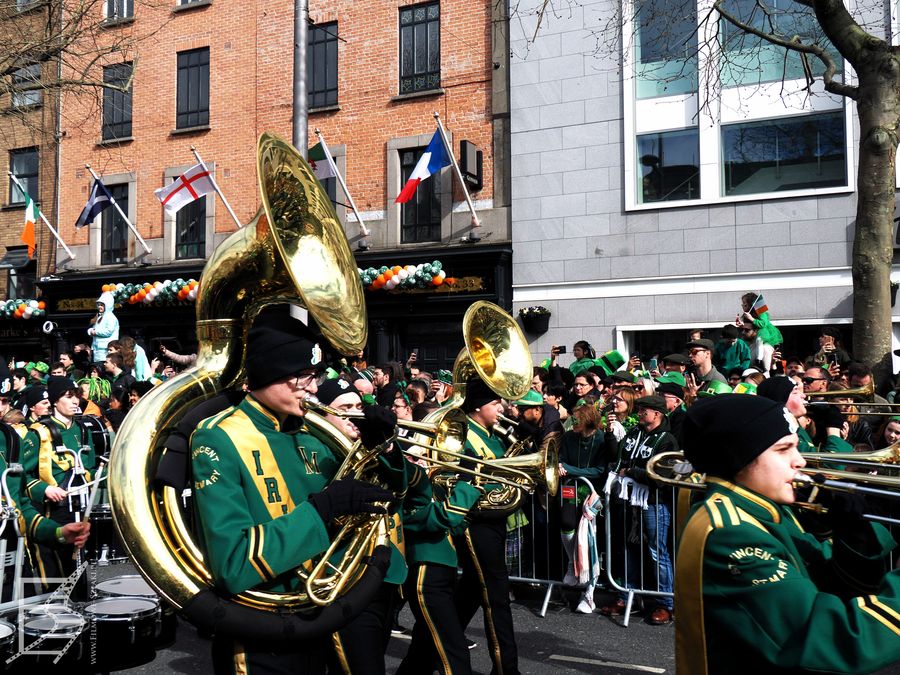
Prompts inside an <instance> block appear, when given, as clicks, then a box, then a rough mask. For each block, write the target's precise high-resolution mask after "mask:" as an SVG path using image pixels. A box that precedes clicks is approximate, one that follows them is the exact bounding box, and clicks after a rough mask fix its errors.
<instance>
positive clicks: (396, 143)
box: [348, 129, 453, 248]
mask: <svg viewBox="0 0 900 675" xmlns="http://www.w3.org/2000/svg"><path fill="white" fill-rule="evenodd" d="M445 131H446V132H447V138H448V141H449V143H450V146H451V147H453V132H452V130H451V129H445ZM433 135H434V131H428V132H426V133H423V134H419V135H417V136H401V137H397V138H389V139H388V142H387V185H388V186H389V187H388V204H387V210H386V216H387V226H386V227H385V235H386V236H385V239H386V241H384V242H383V243H384V245H385V246H388V247H390V246H396V247H399V248H407V247H411V248H412V247H421V246H422V244H418V243H410V244H403V243H401V234H402V229H401V220H402V219H401V206H402V204H396V203H394V197H396V195H398V194H399V193H400V190H401V189H402V188H403V182H402V180H401V177H402V171H401V167H400V153H401V152H402V151H404V150H408V149H410V148H425V147H427V146H428V143H429V142H430V141H431V137H432V136H433ZM429 180H438V181H439V183H440V194H441V238H440V242H441V243H446V242H448V241H450V238H451V235H452V231H453V227H452V209H453V171H452V168H451V167H449V166H448V167H444V168H443V169H441V171H440V172H439V173H438V175H436V176H432V177H431V178H430V179H429ZM348 224H349V223H348ZM356 231H357V230H356V229H354V230H353V232H354V233H355V232H356Z"/></svg>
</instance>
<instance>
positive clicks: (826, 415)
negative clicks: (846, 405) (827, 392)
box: [806, 403, 844, 435]
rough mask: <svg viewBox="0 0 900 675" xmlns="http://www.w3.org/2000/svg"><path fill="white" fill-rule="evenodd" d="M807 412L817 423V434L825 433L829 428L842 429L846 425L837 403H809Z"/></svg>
mask: <svg viewBox="0 0 900 675" xmlns="http://www.w3.org/2000/svg"><path fill="white" fill-rule="evenodd" d="M806 414H807V415H809V418H810V419H811V420H812V421H813V422H815V423H816V432H817V434H821V435H824V434H825V430H826V429H828V428H833V429H840V428H841V427H843V426H844V416H843V415H842V414H841V411H840V410H838V407H837V406H836V405H828V404H826V403H809V404H807V406H806Z"/></svg>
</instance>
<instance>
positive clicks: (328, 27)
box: [306, 21, 340, 110]
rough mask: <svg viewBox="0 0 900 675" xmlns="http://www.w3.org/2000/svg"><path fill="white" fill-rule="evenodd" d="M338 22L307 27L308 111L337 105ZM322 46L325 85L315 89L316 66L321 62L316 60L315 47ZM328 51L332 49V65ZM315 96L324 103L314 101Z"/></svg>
mask: <svg viewBox="0 0 900 675" xmlns="http://www.w3.org/2000/svg"><path fill="white" fill-rule="evenodd" d="M338 35H339V33H338V22H337V21H329V22H327V23H321V24H312V25H311V26H310V27H309V33H308V39H307V45H306V83H307V90H306V98H307V106H308V107H309V109H310V110H314V109H316V108H330V107H332V106H336V105H338V100H339V98H338V97H339V94H340V91H339V88H340V79H339V77H340V49H339V44H340V41H339V38H338ZM320 45H321V46H322V49H323V51H324V54H322V55H321V59H324V61H325V66H324V71H325V72H324V79H325V85H324V87H321V88H319V89H316V88H315V74H316V72H315V71H316V65H318V64H319V63H320V62H321V59H318V58H317V56H316V54H317V47H319V46H320ZM329 49H333V54H334V57H333V60H334V63H333V64H332V63H331V61H332V57H331V54H332V52H330V51H329ZM330 70H333V75H334V86H333V87H331V86H328V80H329V78H328V75H329V74H330ZM316 96H323V97H324V101H322V102H317V101H315V100H314V98H315V97H316Z"/></svg>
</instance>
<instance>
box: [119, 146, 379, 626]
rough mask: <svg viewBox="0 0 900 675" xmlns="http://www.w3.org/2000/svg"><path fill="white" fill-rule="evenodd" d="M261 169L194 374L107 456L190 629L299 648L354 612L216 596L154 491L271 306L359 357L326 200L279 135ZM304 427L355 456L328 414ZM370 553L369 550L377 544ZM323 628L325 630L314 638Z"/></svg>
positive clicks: (125, 526)
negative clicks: (164, 466)
mask: <svg viewBox="0 0 900 675" xmlns="http://www.w3.org/2000/svg"><path fill="white" fill-rule="evenodd" d="M257 170H258V179H259V185H260V191H261V194H262V207H261V208H260V209H259V211H258V212H257V214H256V216H255V217H254V219H253V220H252V221H251V222H250V223H248V224H247V225H246V226H244V227H243V228H241V229H240V230H238V231H236V232H234V233H233V234H232V235H230V236H229V237H228V238H227V239H226V240H225V241H223V242H222V243H221V244H220V245H219V246H218V247H217V248H216V250H215V252H214V253H213V255H212V256H211V257H210V259H209V261H208V262H207V264H206V266H205V268H204V270H203V274H202V277H201V283H200V288H199V294H198V296H197V308H196V311H197V337H198V341H199V349H198V355H197V361H196V364H195V365H194V366H193V367H191V368H189V369H188V370H186V371H184V372H183V373H181V374H180V375H178V376H177V377H175V378H173V379H171V380H168V381H166V382H165V383H163V384H162V385H160V386H158V387H155V388H154V389H153V390H152V391H150V392H149V393H148V394H147V395H146V396H144V397H142V398H141V400H140V402H139V403H138V404H137V405H136V406H135V409H134V410H132V411H131V413H130V414H129V415H128V416H127V417H126V418H125V420H124V422H123V424H122V427H121V429H120V430H119V433H118V434H117V436H116V440H115V444H114V446H113V449H112V454H111V458H110V467H109V490H110V501H111V504H112V512H113V519H114V522H115V526H116V529H117V531H118V533H119V536H120V537H121V539H122V542H123V544H124V545H125V548H126V549H127V551H128V554H129V556H130V558H131V560H132V561H133V562H134V564H135V566H136V567H137V568H138V570H139V571H140V573H141V574H142V575H143V576H144V578H145V579H147V581H148V582H149V583H150V585H151V586H153V588H154V589H155V590H156V591H157V592H158V593H159V594H160V595H161V596H163V597H164V598H165V599H166V600H168V601H169V602H170V603H171V604H173V605H174V606H175V607H176V608H178V609H181V610H182V611H183V613H185V614H186V615H187V617H188V618H189V619H190V620H191V621H192V622H194V623H198V624H205V625H209V626H212V627H214V628H215V629H216V630H219V631H221V632H222V633H237V634H241V635H244V636H247V637H248V639H249V638H250V637H251V635H249V634H248V631H250V633H251V634H254V635H257V634H258V635H264V637H265V639H269V640H278V639H300V638H301V637H311V636H312V635H313V634H318V633H320V632H331V631H333V630H335V627H334V626H336V625H337V624H335V622H338V623H342V621H341V619H340V617H337V616H336V614H340V613H341V612H346V610H347V607H335V608H334V609H333V611H331V612H329V611H328V610H331V609H332V608H330V607H329V608H325V609H324V610H315V609H314V607H313V604H312V603H311V602H310V601H309V598H308V597H306V595H305V594H303V593H299V594H279V593H269V592H261V591H247V592H244V593H240V594H238V595H236V596H233V597H224V596H223V595H222V594H221V593H218V592H216V590H215V589H214V588H213V585H212V577H211V574H210V572H209V570H208V568H207V567H206V565H205V563H204V559H203V553H202V552H201V550H200V548H199V547H198V546H197V543H196V542H195V541H194V537H193V534H192V532H191V530H190V528H189V527H188V525H187V523H186V518H185V514H184V513H183V512H182V509H181V506H180V504H179V501H180V500H179V495H177V494H176V491H175V489H173V488H172V487H165V486H162V485H159V484H157V483H156V482H155V481H154V476H155V471H156V467H157V464H158V462H159V460H160V457H161V455H162V453H163V451H164V448H163V441H164V439H165V436H166V432H167V431H168V430H170V429H171V428H172V427H173V426H174V425H175V424H176V423H177V422H178V421H179V420H180V419H181V418H182V417H183V416H184V415H185V413H186V412H187V411H188V410H189V409H190V408H191V407H192V406H194V405H196V404H198V403H200V402H201V401H204V400H206V399H209V398H212V397H213V396H215V395H217V394H219V393H220V392H223V391H225V390H227V389H229V388H234V387H236V386H237V385H239V384H240V382H241V380H242V378H243V374H244V359H245V356H246V355H245V345H246V336H247V331H248V330H249V328H250V326H251V324H252V322H253V320H254V318H255V317H256V315H257V314H258V313H259V312H260V310H261V309H263V308H264V307H266V306H268V305H272V304H281V303H295V304H302V305H303V306H305V307H306V308H307V310H308V311H309V313H310V314H311V315H312V317H313V318H314V319H315V320H316V323H317V324H318V325H319V327H320V329H321V331H322V334H323V335H324V336H325V337H326V339H328V341H329V342H330V343H331V344H332V345H333V346H334V347H335V348H336V349H337V350H338V351H339V352H341V353H344V354H350V353H354V352H356V351H358V350H360V349H362V348H363V346H364V345H365V342H366V335H367V319H366V309H365V304H364V300H363V290H362V286H361V284H360V282H359V277H358V274H357V268H356V263H355V261H354V259H353V255H352V253H351V252H350V248H349V245H348V243H347V239H346V236H345V234H344V231H343V229H342V227H341V225H340V223H339V221H338V219H337V216H336V214H335V212H334V207H333V206H332V204H331V202H330V201H329V199H328V197H327V195H326V193H325V191H324V190H323V189H322V187H321V185H320V184H319V182H318V181H317V180H316V178H315V176H314V175H313V173H312V171H311V170H310V168H309V166H308V165H307V163H306V162H305V161H304V160H303V158H302V157H301V156H300V155H299V154H298V153H297V151H296V150H295V149H294V148H293V147H292V146H291V145H290V144H289V143H287V142H286V141H284V140H282V139H281V138H279V137H277V136H275V135H273V134H263V135H262V137H261V138H260V140H259V144H258V147H257ZM306 419H307V424H308V426H309V427H310V431H311V433H313V434H314V435H316V436H317V437H319V438H320V439H321V440H322V441H323V442H324V443H325V444H326V445H328V446H329V447H331V448H332V449H333V450H334V451H335V452H336V453H337V454H338V455H343V456H344V457H346V456H348V455H350V454H351V453H352V452H353V447H352V445H351V444H350V442H349V441H348V440H347V439H346V438H345V437H344V436H343V435H342V434H340V433H339V432H338V431H337V430H336V429H334V427H332V426H331V425H329V424H328V423H327V422H325V421H324V419H322V418H321V416H318V415H315V414H309V415H308V416H307V418H306ZM370 543H371V544H372V545H370V546H368V547H367V549H366V550H367V551H369V552H370V551H371V550H372V549H373V548H374V544H375V543H381V542H375V541H373V542H370ZM347 576H354V577H356V578H358V577H359V575H357V574H355V573H353V574H351V573H349V572H348V575H347ZM372 583H374V582H372ZM378 583H380V580H379V582H378ZM360 586H362V584H360ZM370 587H372V586H371V583H369V584H368V585H367V588H370ZM306 610H309V611H306ZM319 619H321V621H320V622H319V624H318V628H316V629H313V628H311V625H312V623H311V622H313V621H315V620H319ZM329 622H331V623H330V624H329ZM254 631H256V633H254ZM266 633H267V634H266Z"/></svg>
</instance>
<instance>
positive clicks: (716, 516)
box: [706, 499, 725, 529]
mask: <svg viewBox="0 0 900 675" xmlns="http://www.w3.org/2000/svg"><path fill="white" fill-rule="evenodd" d="M706 507H707V509H709V516H710V518H712V521H713V528H715V529H719V528H720V527H725V521H724V520H722V514H721V513H719V507H718V506H716V502H714V501H713V500H711V499H709V500H707V502H706Z"/></svg>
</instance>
